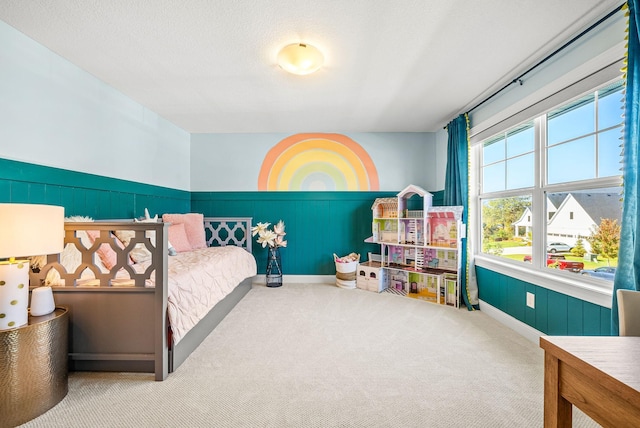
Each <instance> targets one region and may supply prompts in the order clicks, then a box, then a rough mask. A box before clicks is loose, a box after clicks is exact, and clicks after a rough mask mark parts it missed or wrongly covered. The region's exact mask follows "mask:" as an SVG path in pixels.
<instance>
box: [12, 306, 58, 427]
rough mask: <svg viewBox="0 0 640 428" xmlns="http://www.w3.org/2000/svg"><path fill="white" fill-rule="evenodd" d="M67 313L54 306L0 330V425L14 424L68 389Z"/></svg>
mask: <svg viewBox="0 0 640 428" xmlns="http://www.w3.org/2000/svg"><path fill="white" fill-rule="evenodd" d="M68 330H69V313H68V311H67V309H66V308H62V307H57V308H56V309H55V310H54V311H53V312H52V313H50V314H48V315H43V316H40V317H32V316H29V323H28V324H27V325H24V326H22V327H18V328H14V329H11V330H2V331H0V427H14V426H16V425H20V424H23V423H25V422H28V421H30V420H31V419H33V418H35V417H37V416H40V415H41V414H42V413H44V412H46V411H47V410H49V409H50V408H52V407H53V406H55V405H56V404H58V403H59V402H60V401H61V400H62V399H63V398H64V397H65V396H66V395H67V391H68V371H67V368H68V356H67V352H68V351H67V350H68Z"/></svg>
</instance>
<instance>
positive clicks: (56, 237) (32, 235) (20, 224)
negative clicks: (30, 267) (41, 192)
mask: <svg viewBox="0 0 640 428" xmlns="http://www.w3.org/2000/svg"><path fill="white" fill-rule="evenodd" d="M63 249H64V208H63V207H58V206H53V205H37V204H0V258H9V257H27V256H39V255H44V254H56V253H60V252H62V250H63Z"/></svg>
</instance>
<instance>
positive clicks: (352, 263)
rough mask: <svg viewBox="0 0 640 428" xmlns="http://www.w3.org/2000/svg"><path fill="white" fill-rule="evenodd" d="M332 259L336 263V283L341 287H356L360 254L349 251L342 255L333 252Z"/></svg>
mask: <svg viewBox="0 0 640 428" xmlns="http://www.w3.org/2000/svg"><path fill="white" fill-rule="evenodd" d="M333 261H334V262H335V263H336V285H337V286H338V287H341V288H349V289H353V288H356V271H357V269H358V262H360V254H356V253H351V254H349V255H346V256H344V257H338V256H337V255H336V254H334V255H333Z"/></svg>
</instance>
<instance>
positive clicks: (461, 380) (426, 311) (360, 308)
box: [24, 284, 597, 428]
mask: <svg viewBox="0 0 640 428" xmlns="http://www.w3.org/2000/svg"><path fill="white" fill-rule="evenodd" d="M542 421H543V352H542V350H541V349H540V348H539V347H538V346H537V344H535V343H532V342H530V341H528V340H526V339H524V338H523V337H521V336H519V335H518V334H517V333H515V332H513V331H512V330H510V329H508V328H506V327H504V326H503V325H502V324H499V323H498V322H496V321H494V320H493V319H491V318H489V317H488V316H487V315H486V314H484V313H483V312H482V311H476V312H468V311H467V310H466V309H460V310H455V309H452V308H450V307H441V306H437V305H434V304H431V303H427V302H421V301H416V300H413V299H409V298H406V297H401V296H395V295H391V294H384V293H383V294H375V293H372V292H368V291H362V290H358V289H356V290H346V289H342V288H338V287H335V286H331V285H320V284H314V285H302V284H285V285H284V286H283V287H281V288H277V289H270V288H266V287H264V286H254V288H253V290H251V291H250V292H249V294H248V295H247V296H246V297H245V298H244V299H243V300H242V301H241V302H240V303H239V304H238V306H237V307H236V308H235V309H234V310H233V311H232V312H231V313H230V314H229V315H228V316H227V318H225V319H224V320H223V321H222V323H221V324H220V325H219V326H218V327H217V328H216V330H214V331H213V332H212V333H211V334H210V335H209V337H208V338H207V339H206V340H205V341H204V342H203V343H202V345H201V346H200V347H199V348H198V349H197V350H196V351H195V352H194V353H193V354H192V355H191V356H190V357H189V359H188V360H187V361H186V362H185V363H184V364H183V365H182V367H180V368H179V369H178V371H177V372H175V373H173V374H171V375H170V376H169V378H168V379H167V380H166V381H164V382H155V381H153V380H152V376H151V375H146V374H127V373H72V374H71V375H70V379H69V394H68V396H67V397H66V398H65V399H64V400H63V401H62V402H61V403H60V404H58V405H57V406H56V407H54V408H53V409H52V410H50V411H49V412H47V413H46V414H44V415H42V416H40V417H39V418H36V419H34V420H33V421H31V422H29V423H28V424H26V425H24V426H26V427H487V428H488V427H491V428H494V427H542V425H543V423H542ZM574 426H579V427H589V426H597V425H596V424H594V423H593V422H592V421H591V420H590V419H588V418H587V417H585V416H584V415H583V414H581V413H580V412H578V411H575V412H574Z"/></svg>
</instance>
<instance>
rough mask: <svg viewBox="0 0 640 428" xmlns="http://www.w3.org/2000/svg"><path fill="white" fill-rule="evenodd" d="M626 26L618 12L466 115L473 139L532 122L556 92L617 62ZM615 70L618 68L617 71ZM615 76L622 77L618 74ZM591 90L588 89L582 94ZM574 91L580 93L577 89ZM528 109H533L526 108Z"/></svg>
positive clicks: (624, 49) (620, 73)
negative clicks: (520, 82)
mask: <svg viewBox="0 0 640 428" xmlns="http://www.w3.org/2000/svg"><path fill="white" fill-rule="evenodd" d="M626 25H627V18H626V17H625V16H624V11H618V12H617V13H615V14H614V15H612V16H611V17H609V18H608V19H607V20H605V21H604V22H602V23H601V24H600V25H598V26H597V27H595V28H593V29H592V30H591V31H589V32H588V33H586V34H585V35H583V36H582V37H580V38H579V39H577V40H576V41H575V42H573V43H572V44H570V45H569V46H567V47H566V48H565V49H563V50H561V51H559V52H558V53H557V54H556V55H554V56H553V57H551V58H550V59H549V60H547V61H546V62H544V63H542V64H541V65H540V66H539V67H537V68H535V69H534V70H532V71H531V72H530V73H528V74H526V75H525V76H524V77H523V78H522V84H518V83H514V84H511V85H510V86H508V87H507V88H505V89H504V90H503V91H502V92H500V93H498V94H496V95H495V96H494V97H493V98H491V99H490V100H488V101H487V102H486V103H484V104H483V105H481V106H479V107H478V108H476V109H474V110H473V111H472V112H471V113H470V114H469V120H470V122H471V123H470V126H471V130H470V135H471V136H472V140H479V139H484V138H487V137H490V136H492V135H493V133H492V130H493V128H492V127H496V128H498V130H504V129H506V128H508V127H509V126H514V125H516V124H518V123H521V122H524V121H526V120H529V119H531V118H532V117H534V116H535V115H537V114H540V113H536V112H535V107H536V104H538V107H539V109H544V105H545V104H546V101H549V100H550V99H553V97H554V95H555V94H557V93H558V92H559V91H561V90H563V89H564V88H566V87H568V86H570V85H572V84H573V83H575V82H577V81H580V80H582V79H584V80H587V79H586V78H587V77H588V76H593V75H594V73H596V72H598V71H599V70H602V69H603V68H605V67H607V66H608V65H610V64H616V62H619V61H620V59H621V58H623V57H624V55H625V52H626V48H625V41H624V37H625V35H626V33H625V29H626ZM618 70H619V67H618V68H617V69H616V71H618ZM617 74H618V75H619V76H622V72H621V71H620V72H619V73H617ZM515 77H516V76H514V78H515ZM575 86H577V85H575ZM592 89H593V88H591V87H587V88H586V89H584V91H587V92H589V91H590V90H592ZM576 91H577V92H579V89H576ZM531 106H534V108H533V109H531V108H529V107H531ZM549 108H551V107H549ZM529 111H533V113H529ZM486 134H489V135H486ZM474 136H475V137H474Z"/></svg>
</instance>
